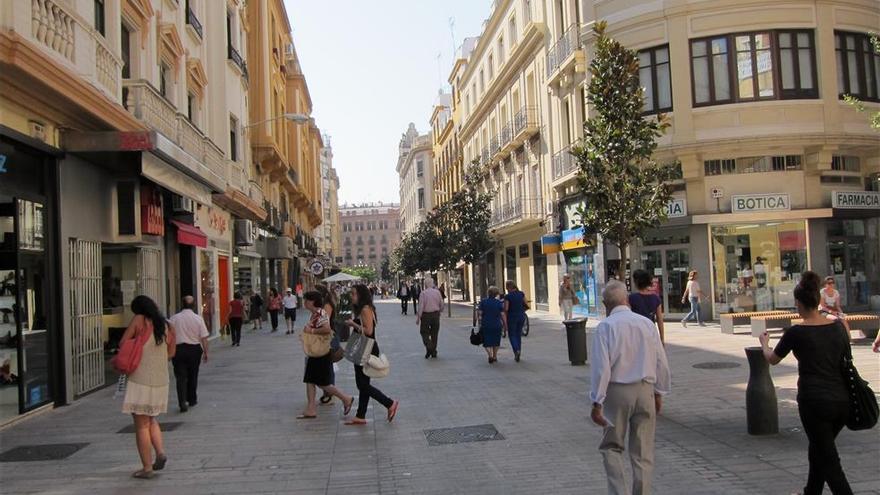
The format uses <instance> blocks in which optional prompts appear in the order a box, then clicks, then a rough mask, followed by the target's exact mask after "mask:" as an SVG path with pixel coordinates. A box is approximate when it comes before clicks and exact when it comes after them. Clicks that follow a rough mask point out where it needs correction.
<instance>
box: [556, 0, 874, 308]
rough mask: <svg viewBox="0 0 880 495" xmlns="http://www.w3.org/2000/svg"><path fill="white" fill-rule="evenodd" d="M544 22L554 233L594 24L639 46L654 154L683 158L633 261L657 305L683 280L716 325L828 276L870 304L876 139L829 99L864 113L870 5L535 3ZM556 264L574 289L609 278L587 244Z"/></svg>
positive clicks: (673, 301)
mask: <svg viewBox="0 0 880 495" xmlns="http://www.w3.org/2000/svg"><path fill="white" fill-rule="evenodd" d="M548 17H549V18H548V24H547V25H548V29H549V32H550V39H551V40H555V41H553V44H552V45H551V46H550V47H549V50H548V59H549V61H548V65H547V72H546V75H547V91H548V92H549V95H550V97H549V98H548V99H549V102H550V105H549V112H548V114H549V121H548V123H549V126H550V129H551V134H552V137H551V139H550V142H551V144H552V152H553V159H552V167H551V168H552V171H551V172H552V176H551V177H550V180H549V182H550V183H551V185H552V189H553V191H552V193H553V196H554V198H555V200H556V201H557V203H558V211H559V214H560V223H561V224H562V225H563V228H570V227H571V225H570V213H571V211H572V210H573V208H575V207H576V206H577V205H578V204H579V203H580V202H581V201H580V199H579V198H578V197H577V195H576V194H575V193H576V188H575V187H574V173H573V172H574V166H573V163H572V161H571V159H570V157H569V155H568V154H567V149H568V146H569V145H570V143H572V142H574V141H576V140H577V139H579V138H580V137H581V136H582V132H583V131H582V124H583V120H584V118H585V117H586V116H588V115H589V109H588V108H586V106H585V105H584V104H583V99H584V98H583V91H584V89H583V84H584V73H585V70H586V68H587V64H588V63H589V60H590V55H591V53H592V50H593V41H594V37H593V35H592V32H591V26H592V24H593V23H594V22H595V21H596V20H600V19H604V20H607V21H608V22H609V27H608V32H609V34H610V35H611V36H613V37H615V38H616V39H618V40H620V41H621V42H623V43H624V44H625V45H626V46H628V47H630V48H632V49H634V50H637V51H638V54H639V63H640V75H641V77H642V78H643V79H642V83H643V86H644V87H645V96H646V105H645V114H646V115H649V116H650V115H653V114H657V113H659V112H663V113H666V114H667V115H668V116H669V118H670V122H671V124H672V126H671V127H670V129H669V132H667V134H666V135H665V136H664V137H663V138H661V140H660V148H659V149H658V153H657V155H658V158H660V159H661V160H678V161H679V162H680V163H681V179H680V180H678V181H676V182H675V191H676V192H675V195H674V200H673V201H672V203H670V205H669V217H670V219H669V221H668V222H666V224H664V225H663V226H661V227H660V228H658V229H656V230H654V231H651V232H649V233H648V234H647V235H646V236H645V237H644V239H643V240H642V242H641V244H640V245H639V246H635V247H634V249H633V252H632V255H633V256H632V258H633V260H634V262H635V265H636V267H644V268H647V269H648V270H649V271H650V272H651V273H653V274H654V275H655V276H656V277H657V278H658V282H659V284H660V287H661V292H662V296H663V297H662V298H663V301H664V310H665V311H666V312H667V313H668V314H670V315H673V316H680V315H681V314H682V313H683V312H685V311H686V309H687V308H685V307H683V306H684V305H682V304H681V294H682V291H683V288H684V284H685V281H686V276H687V272H688V270H691V269H695V270H697V271H699V273H700V280H701V282H702V283H703V287H704V291H705V292H706V294H707V296H708V297H707V300H706V302H705V303H704V314H706V313H707V312H709V313H710V314H713V315H715V316H716V317H717V315H718V314H719V313H722V312H728V311H742V310H765V309H775V308H791V307H793V299H792V289H793V287H794V285H795V283H796V282H797V280H798V278H799V275H800V273H802V272H803V271H805V270H808V269H810V270H814V271H816V272H818V273H819V274H820V275H821V276H825V275H830V276H833V277H834V278H835V279H836V281H837V286H838V289H839V290H840V292H841V294H842V298H843V305H844V308H845V309H851V310H865V309H869V308H873V309H874V310H876V309H877V308H878V307H880V300H878V299H880V298H878V294H880V278H878V277H880V275H878V274H880V271H878V269H877V267H878V266H880V239H878V230H880V224H878V218H877V217H878V216H880V192H877V191H878V190H880V179H878V175H880V138H878V135H877V133H876V131H872V130H871V129H870V128H869V126H868V122H867V120H866V116H865V115H864V114H859V113H857V112H856V111H855V110H854V109H853V108H852V107H851V106H849V105H847V104H846V103H845V102H844V101H843V100H842V97H841V95H842V94H845V93H850V94H855V95H857V96H859V97H860V98H861V99H863V100H865V101H867V102H868V103H867V106H868V107H869V108H871V109H875V110H876V109H877V108H878V105H877V103H876V102H878V101H880V98H878V96H880V72H878V71H880V56H877V55H876V54H873V53H872V52H871V51H870V48H869V41H868V39H867V37H866V34H867V33H869V32H872V31H876V29H877V26H878V25H880V5H878V3H877V2H875V1H870V0H866V1H827V2H826V1H821V2H820V1H813V0H804V1H793V2H787V3H784V4H780V3H778V2H766V1H749V2H743V1H717V2H700V3H689V4H686V5H685V4H680V3H677V2H655V3H652V4H645V3H644V2H639V1H622V2H613V3H608V2H601V3H600V2H575V1H574V0H570V1H569V0H564V1H561V2H548ZM562 258H563V259H562V262H563V264H564V266H566V270H568V271H569V272H572V273H574V274H576V275H577V277H576V278H577V279H578V285H579V286H580V287H581V288H582V289H584V290H587V289H588V288H590V287H591V288H592V289H591V290H595V288H597V287H598V286H599V285H601V281H602V280H604V276H606V275H607V274H608V272H609V271H617V270H621V269H622V267H620V266H619V263H617V262H616V261H615V260H614V258H617V256H616V253H613V252H611V251H609V250H607V249H603V248H602V246H601V243H599V245H598V247H595V248H593V247H587V248H579V249H573V250H566V251H564V254H563V256H562ZM594 294H595V292H594ZM585 299H587V300H589V299H590V298H584V297H582V298H581V300H582V301H584V300H585ZM581 310H582V311H584V312H587V311H589V312H595V308H581Z"/></svg>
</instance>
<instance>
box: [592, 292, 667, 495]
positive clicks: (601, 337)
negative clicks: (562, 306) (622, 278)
mask: <svg viewBox="0 0 880 495" xmlns="http://www.w3.org/2000/svg"><path fill="white" fill-rule="evenodd" d="M602 299H603V302H604V303H605V308H606V310H607V311H608V317H607V318H605V320H603V321H602V322H601V323H599V326H598V327H596V331H595V333H594V334H593V351H592V352H593V356H592V359H593V363H592V365H591V372H592V373H591V374H592V377H591V382H590V401H592V403H593V409H592V412H591V414H590V416H591V418H592V420H593V422H594V423H596V424H597V425H599V426H604V427H605V435H604V437H603V438H602V442H601V443H600V444H599V451H600V452H602V458H603V459H604V463H605V474H606V475H607V476H608V493H609V494H611V495H623V494H626V493H629V491H628V490H627V488H626V481H625V480H624V471H625V467H624V464H623V462H624V460H623V450H624V446H626V445H629V458H630V464H631V465H632V470H633V487H632V493H633V494H634V495H645V494H648V493H651V478H652V476H653V471H654V428H655V425H656V421H657V413H658V412H660V407H661V405H662V396H663V395H666V394H667V393H669V388H670V382H671V377H670V373H669V364H668V363H667V361H666V352H665V351H664V350H663V344H662V343H661V342H660V334H659V333H658V332H657V328H656V327H655V326H654V324H653V323H651V320H649V319H647V318H645V317H644V316H641V315H639V314H636V313H633V312H632V310H630V308H629V306H628V305H627V293H626V286H625V285H624V284H623V283H622V282H619V281H616V280H614V281H611V282H609V283H608V285H607V286H606V287H605V290H604V291H602ZM627 431H629V443H628V444H627V443H626V441H625V440H626V435H627Z"/></svg>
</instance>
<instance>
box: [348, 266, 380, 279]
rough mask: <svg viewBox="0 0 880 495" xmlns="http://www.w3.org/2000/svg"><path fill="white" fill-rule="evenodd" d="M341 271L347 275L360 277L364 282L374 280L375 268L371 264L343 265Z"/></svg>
mask: <svg viewBox="0 0 880 495" xmlns="http://www.w3.org/2000/svg"><path fill="white" fill-rule="evenodd" d="M342 271H343V272H345V273H347V274H349V275H354V276H356V277H360V278H361V279H362V280H363V281H365V282H373V281H375V280H376V269H375V268H373V267H372V266H354V267H345V268H343V269H342Z"/></svg>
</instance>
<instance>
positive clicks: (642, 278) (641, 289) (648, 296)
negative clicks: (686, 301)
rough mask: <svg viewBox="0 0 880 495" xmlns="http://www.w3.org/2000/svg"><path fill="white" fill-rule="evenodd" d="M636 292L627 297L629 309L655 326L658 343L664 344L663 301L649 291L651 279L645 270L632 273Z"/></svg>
mask: <svg viewBox="0 0 880 495" xmlns="http://www.w3.org/2000/svg"><path fill="white" fill-rule="evenodd" d="M633 282H635V285H636V291H635V292H633V293H631V294H630V295H629V307H630V308H632V310H633V313H636V314H640V315H642V316H644V317H645V318H647V319H649V320H651V321H652V322H654V323H656V324H657V330H659V331H660V342H663V344H664V345H665V344H666V332H665V331H664V329H663V301H661V300H660V296H658V295H657V294H655V293H654V291H652V290H651V283H652V282H653V279H652V277H651V274H650V273H648V272H647V271H645V270H641V269H639V270H636V271H634V272H633Z"/></svg>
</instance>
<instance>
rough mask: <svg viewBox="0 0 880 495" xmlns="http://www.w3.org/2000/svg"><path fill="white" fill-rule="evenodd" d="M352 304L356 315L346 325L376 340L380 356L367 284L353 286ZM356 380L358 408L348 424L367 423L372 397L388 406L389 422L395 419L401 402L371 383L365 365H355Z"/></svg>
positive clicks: (375, 347)
mask: <svg viewBox="0 0 880 495" xmlns="http://www.w3.org/2000/svg"><path fill="white" fill-rule="evenodd" d="M351 304H352V306H353V308H354V314H355V315H356V316H355V318H354V319H353V320H347V321H346V322H345V324H346V325H348V326H349V327H352V328H353V329H354V331H355V332H357V333H360V334H361V335H364V336H366V337H369V338H371V339H373V340H374V344H373V355H374V356H379V355H380V353H379V342H378V341H377V340H376V321H377V319H376V306H374V305H373V294H372V293H371V292H370V289H368V288H367V286H366V285H363V284H357V285H355V286H354V287H352V288H351ZM354 380H355V383H356V384H357V388H358V408H357V413H356V414H355V417H354V419H352V420H351V421H347V422H346V423H345V424H346V425H365V424H367V406H368V405H369V404H370V399H371V398H372V399H375V400H376V401H377V402H378V403H380V404H382V405H383V406H385V407H386V408H388V416H387V419H388V422H389V423H390V422H392V421H394V416H396V415H397V408H398V407H399V406H400V403H399V402H398V401H396V400H391V399H390V398H388V396H387V395H385V394H383V393H382V391H381V390H379V389H378V388H376V387H374V386H372V385H371V384H370V377H369V376H367V375H366V374H365V373H364V367H363V366H361V365H359V364H355V365H354Z"/></svg>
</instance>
